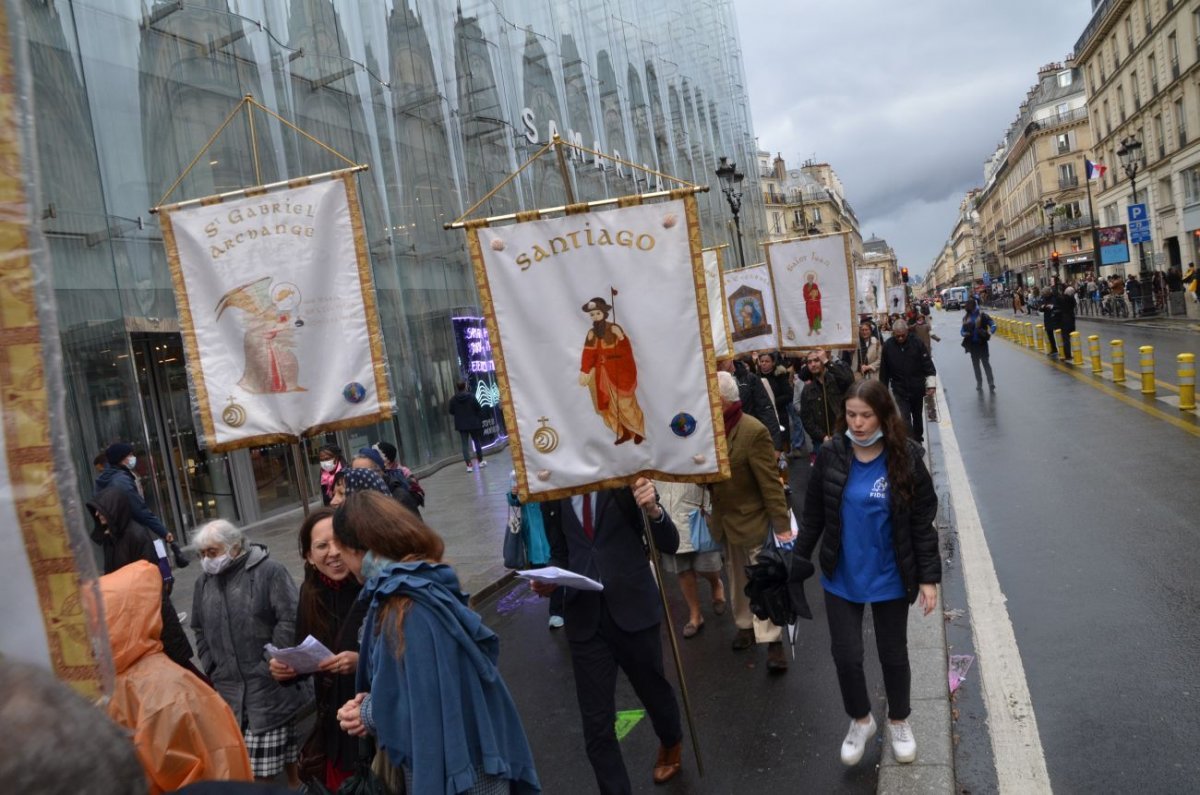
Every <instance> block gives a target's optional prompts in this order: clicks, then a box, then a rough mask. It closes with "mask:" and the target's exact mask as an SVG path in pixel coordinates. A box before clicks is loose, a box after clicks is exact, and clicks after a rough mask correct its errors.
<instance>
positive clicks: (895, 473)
mask: <svg viewBox="0 0 1200 795" xmlns="http://www.w3.org/2000/svg"><path fill="white" fill-rule="evenodd" d="M842 426H843V428H844V433H843V434H841V435H838V436H837V437H835V438H834V439H832V440H831V441H829V442H827V443H826V444H825V445H824V446H822V448H821V452H820V454H818V456H817V463H816V465H815V466H814V467H813V471H812V475H811V477H810V478H809V481H808V490H807V493H806V495H805V500H804V515H803V521H802V522H801V527H800V536H799V538H798V539H797V541H796V545H795V548H794V551H793V555H794V556H796V557H798V558H801V559H804V560H809V559H810V558H811V557H812V554H813V550H814V549H815V548H816V545H817V542H818V541H820V543H821V551H820V559H819V564H820V565H819V568H820V570H821V585H822V586H823V588H824V590H825V614H826V618H827V619H828V621H829V635H830V638H831V641H832V643H831V647H832V652H833V661H834V665H835V666H836V668H837V676H838V685H839V687H840V689H841V692H842V705H843V706H844V708H845V710H846V714H847V715H849V716H850V729H849V731H848V732H847V733H846V738H845V739H844V740H843V741H842V749H841V757H842V762H843V763H844V764H846V765H855V764H858V762H859V761H860V760H861V759H862V757H863V753H864V752H865V750H866V747H867V743H868V742H869V741H870V739H871V738H872V737H873V736H874V735H875V732H876V729H877V728H878V727H877V725H876V723H875V718H874V716H873V715H872V714H871V697H870V693H869V692H868V690H867V681H866V677H865V675H864V673H863V631H862V620H863V613H864V611H865V608H866V606H867V605H868V604H869V605H870V606H871V619H872V621H873V623H874V625H875V643H876V647H877V650H878V653H879V662H880V666H881V668H882V669H883V683H884V688H885V690H886V692H887V704H888V723H887V726H888V735H889V739H890V741H891V745H892V753H893V754H894V755H895V757H896V761H898V762H901V763H909V762H912V761H913V760H914V759H916V756H917V745H916V740H915V738H914V737H913V732H912V727H911V726H910V725H909V723H908V716H909V714H910V713H911V707H910V704H909V698H910V691H911V684H912V671H911V669H910V668H909V661H908V611H909V606H910V605H911V604H912V603H913V602H918V601H919V604H920V606H921V608H922V610H923V611H924V615H926V616H928V615H929V614H930V613H932V612H933V609H934V608H935V607H936V606H937V600H938V591H937V583H939V582H941V579H942V562H941V557H940V554H939V550H938V535H937V529H936V528H935V527H934V525H933V520H934V518H935V517H936V515H937V504H938V500H937V494H936V492H935V491H934V488H933V479H932V478H931V477H930V474H929V470H928V469H926V467H925V462H924V460H923V453H922V450H921V447H920V445H917V444H914V443H913V442H911V441H910V440H909V439H908V434H907V432H906V429H905V427H904V422H903V420H901V418H900V416H899V414H897V412H896V407H895V404H894V403H893V402H892V400H891V398H890V397H889V396H888V393H887V389H886V388H885V387H884V386H883V384H882V383H880V382H878V381H860V382H858V383H856V384H854V385H852V386H851V387H850V389H849V390H848V391H847V392H846V403H845V420H844V423H842Z"/></svg>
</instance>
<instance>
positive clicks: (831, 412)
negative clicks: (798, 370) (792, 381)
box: [800, 348, 854, 459]
mask: <svg viewBox="0 0 1200 795" xmlns="http://www.w3.org/2000/svg"><path fill="white" fill-rule="evenodd" d="M805 366H806V367H807V368H808V374H809V376H811V380H810V381H809V382H808V383H807V384H805V386H804V391H803V392H801V393H800V420H801V421H802V422H803V423H804V430H805V431H807V432H808V435H809V437H810V438H811V439H812V449H813V453H812V454H813V458H814V459H815V458H816V455H817V451H818V450H820V449H821V444H822V443H823V442H824V441H825V440H826V439H828V438H830V437H831V436H833V433H834V428H835V427H837V422H838V419H839V418H840V414H841V411H842V395H844V394H845V393H846V388H847V387H849V386H850V384H852V383H853V382H854V374H853V373H852V372H851V371H850V369H849V368H848V367H846V366H845V365H844V364H842V363H841V362H839V361H837V360H836V359H832V360H831V359H830V358H829V352H828V351H826V350H825V349H824V348H817V349H816V350H814V351H811V352H810V353H809V354H808V358H807V359H806V360H805Z"/></svg>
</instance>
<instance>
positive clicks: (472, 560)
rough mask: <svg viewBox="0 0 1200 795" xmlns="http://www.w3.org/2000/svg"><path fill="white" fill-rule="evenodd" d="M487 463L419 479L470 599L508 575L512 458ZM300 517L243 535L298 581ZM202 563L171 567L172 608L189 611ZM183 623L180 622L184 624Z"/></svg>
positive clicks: (428, 515)
mask: <svg viewBox="0 0 1200 795" xmlns="http://www.w3.org/2000/svg"><path fill="white" fill-rule="evenodd" d="M486 461H487V463H488V466H487V467H484V468H483V469H482V470H478V471H476V472H473V473H468V472H467V471H466V467H465V466H463V465H462V462H455V463H454V464H450V465H447V466H445V467H443V468H442V469H440V470H438V471H436V472H434V473H433V474H432V475H429V476H428V477H424V478H421V485H422V486H424V487H425V500H426V501H425V507H424V508H422V509H421V515H422V517H423V518H424V519H425V522H426V523H427V524H428V525H429V526H430V527H432V528H433V529H434V530H436V531H437V532H438V533H439V534H440V535H441V536H442V538H443V539H445V541H446V562H447V563H449V564H450V565H452V566H454V568H455V570H456V571H457V572H458V577H459V580H460V581H461V582H462V586H463V591H465V592H466V593H468V594H470V595H471V597H472V600H473V601H476V600H479V599H483V598H486V597H487V595H488V594H490V593H491V592H492V591H493V590H495V588H496V587H498V586H499V585H500V584H501V583H503V582H504V581H506V580H507V579H508V578H509V576H510V575H509V572H508V570H507V569H505V568H504V565H503V563H502V561H501V546H502V544H503V543H504V527H505V522H506V521H507V519H508V503H507V502H506V499H505V494H506V493H507V492H508V474H509V472H510V471H511V470H512V458H511V456H510V455H509V452H508V449H507V448H505V449H502V450H498V451H497V452H495V453H494V454H492V455H489V456H488V457H487V458H486ZM302 521H304V514H303V512H302V511H301V509H300V508H299V507H297V508H296V509H295V510H293V511H289V512H287V513H284V514H281V515H279V516H274V517H272V518H270V519H268V520H266V521H264V522H259V523H257V524H255V525H251V526H250V527H248V528H246V531H245V532H246V537H247V538H248V539H249V540H250V541H251V542H253V543H256V544H264V545H265V546H266V547H267V549H268V550H270V553H271V558H272V559H273V560H277V561H280V562H281V563H283V564H284V565H285V566H287V568H288V571H290V572H291V573H292V576H293V577H294V578H295V580H296V584H297V586H299V584H300V581H301V580H303V579H304V560H303V559H302V558H301V557H300V549H299V539H298V533H297V531H298V530H299V529H300V523H301V522H302ZM200 575H201V571H200V563H199V561H197V560H195V558H193V559H192V563H191V565H190V566H188V567H187V568H186V569H176V570H175V591H174V593H173V594H172V597H171V598H172V599H173V600H174V602H175V609H176V610H179V611H180V612H188V613H190V612H191V610H192V589H193V588H194V587H195V584H196V581H197V580H198V579H199V578H200ZM186 623H187V622H184V624H185V626H186Z"/></svg>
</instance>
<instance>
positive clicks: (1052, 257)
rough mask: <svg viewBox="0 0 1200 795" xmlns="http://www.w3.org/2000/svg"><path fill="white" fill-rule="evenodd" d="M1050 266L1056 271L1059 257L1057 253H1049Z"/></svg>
mask: <svg viewBox="0 0 1200 795" xmlns="http://www.w3.org/2000/svg"><path fill="white" fill-rule="evenodd" d="M1050 264H1051V265H1053V266H1054V270H1058V265H1059V256H1058V252H1057V251H1052V252H1050Z"/></svg>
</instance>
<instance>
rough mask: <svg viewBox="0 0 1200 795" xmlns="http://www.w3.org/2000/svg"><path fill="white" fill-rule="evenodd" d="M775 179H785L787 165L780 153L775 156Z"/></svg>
mask: <svg viewBox="0 0 1200 795" xmlns="http://www.w3.org/2000/svg"><path fill="white" fill-rule="evenodd" d="M775 179H779V180H784V179H787V163H786V162H784V159H783V153H782V152H777V153H776V154H775Z"/></svg>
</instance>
